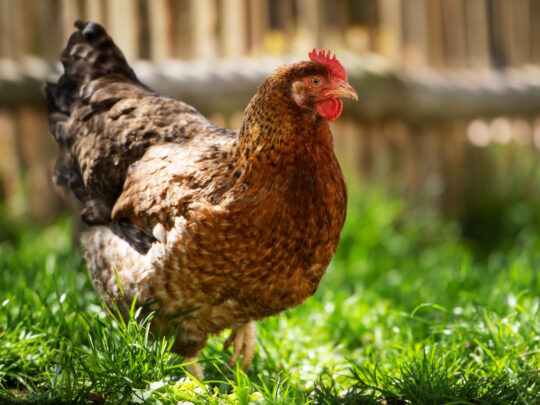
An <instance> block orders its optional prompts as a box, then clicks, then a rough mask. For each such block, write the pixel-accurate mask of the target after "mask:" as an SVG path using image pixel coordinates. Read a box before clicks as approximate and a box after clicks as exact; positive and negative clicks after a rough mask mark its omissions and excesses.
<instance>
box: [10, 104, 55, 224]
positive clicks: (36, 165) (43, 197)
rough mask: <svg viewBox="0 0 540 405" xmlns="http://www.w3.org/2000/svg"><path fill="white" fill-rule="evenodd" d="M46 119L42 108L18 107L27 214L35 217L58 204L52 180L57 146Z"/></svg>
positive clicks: (48, 212) (43, 216) (47, 215)
mask: <svg viewBox="0 0 540 405" xmlns="http://www.w3.org/2000/svg"><path fill="white" fill-rule="evenodd" d="M47 121H48V120H47V115H46V113H45V112H44V111H43V110H41V109H38V108H34V107H26V106H23V107H21V108H19V110H18V128H19V143H20V150H21V156H22V161H23V163H24V166H25V168H26V171H27V177H28V187H29V190H28V200H29V207H28V208H29V215H30V217H31V218H32V219H34V220H36V221H44V220H46V219H49V218H51V216H53V215H55V214H57V213H58V211H59V209H60V206H61V204H60V199H59V197H58V196H57V194H56V192H55V191H54V188H53V185H52V182H51V174H52V168H53V166H54V161H55V160H56V156H57V154H58V147H57V146H56V145H55V143H54V141H53V140H52V138H51V136H50V135H49V134H48V122H47Z"/></svg>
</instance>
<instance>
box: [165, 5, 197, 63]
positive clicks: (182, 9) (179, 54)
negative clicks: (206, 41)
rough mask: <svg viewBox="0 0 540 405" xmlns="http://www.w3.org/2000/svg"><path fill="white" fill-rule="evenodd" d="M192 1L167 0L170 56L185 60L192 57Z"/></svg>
mask: <svg viewBox="0 0 540 405" xmlns="http://www.w3.org/2000/svg"><path fill="white" fill-rule="evenodd" d="M191 1H192V0H169V7H170V10H171V16H172V27H171V29H172V33H171V35H172V37H173V38H172V43H173V49H172V56H174V57H176V58H182V59H187V58H190V57H192V56H193V22H192V20H191V15H192V13H191Z"/></svg>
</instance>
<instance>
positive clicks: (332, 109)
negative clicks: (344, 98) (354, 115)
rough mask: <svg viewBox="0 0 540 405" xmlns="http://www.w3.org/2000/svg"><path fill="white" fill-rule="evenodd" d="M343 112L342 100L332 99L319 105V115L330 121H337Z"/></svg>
mask: <svg viewBox="0 0 540 405" xmlns="http://www.w3.org/2000/svg"><path fill="white" fill-rule="evenodd" d="M341 110H343V103H342V102H341V99H335V98H331V99H330V100H328V101H324V102H322V103H320V104H318V105H317V112H318V113H319V115H320V116H321V117H323V118H326V119H327V120H328V121H334V120H337V119H338V118H339V116H340V115H341Z"/></svg>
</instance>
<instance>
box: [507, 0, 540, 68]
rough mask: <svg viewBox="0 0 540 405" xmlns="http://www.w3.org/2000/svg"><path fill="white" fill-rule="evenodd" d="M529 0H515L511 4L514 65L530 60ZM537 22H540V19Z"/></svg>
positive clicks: (511, 55) (511, 54) (511, 36)
mask: <svg viewBox="0 0 540 405" xmlns="http://www.w3.org/2000/svg"><path fill="white" fill-rule="evenodd" d="M529 1H530V0H514V1H513V2H511V5H510V6H511V15H510V60H511V64H512V65H514V66H520V65H524V64H525V63H527V62H529V54H530V52H529V50H530V43H529V32H530V26H529V24H530V20H529V11H530V4H529ZM533 1H534V0H533ZM535 23H536V24H540V21H536V22H535Z"/></svg>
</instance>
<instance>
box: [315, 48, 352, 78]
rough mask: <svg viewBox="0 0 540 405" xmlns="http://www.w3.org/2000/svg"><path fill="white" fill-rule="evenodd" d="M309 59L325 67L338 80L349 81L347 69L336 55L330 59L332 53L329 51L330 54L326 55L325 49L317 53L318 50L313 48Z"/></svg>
mask: <svg viewBox="0 0 540 405" xmlns="http://www.w3.org/2000/svg"><path fill="white" fill-rule="evenodd" d="M309 59H310V60H312V61H314V62H319V63H320V64H321V65H324V66H325V67H326V68H327V69H328V70H330V72H331V73H332V74H333V75H334V76H335V77H337V78H338V79H341V80H347V72H345V68H344V67H343V66H342V65H341V63H339V61H338V60H337V59H336V55H334V56H333V57H332V58H330V51H328V53H327V54H326V55H325V51H324V49H323V50H322V51H319V53H317V50H316V49H315V48H313V50H312V51H311V52H310V53H309Z"/></svg>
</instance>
